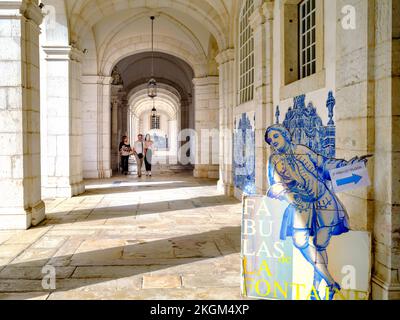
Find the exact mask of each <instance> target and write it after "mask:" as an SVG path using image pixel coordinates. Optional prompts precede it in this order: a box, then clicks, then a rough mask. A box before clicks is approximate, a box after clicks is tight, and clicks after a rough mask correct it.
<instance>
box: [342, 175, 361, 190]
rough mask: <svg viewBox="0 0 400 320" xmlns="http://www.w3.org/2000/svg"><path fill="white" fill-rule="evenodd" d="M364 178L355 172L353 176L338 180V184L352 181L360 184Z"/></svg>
mask: <svg viewBox="0 0 400 320" xmlns="http://www.w3.org/2000/svg"><path fill="white" fill-rule="evenodd" d="M362 178H363V177H362V176H359V175H358V174H354V173H353V174H352V176H351V177H348V178H344V179H340V180H337V185H338V186H339V187H340V186H344V185H347V184H352V183H354V184H358V183H359V182H360V181H361V180H362Z"/></svg>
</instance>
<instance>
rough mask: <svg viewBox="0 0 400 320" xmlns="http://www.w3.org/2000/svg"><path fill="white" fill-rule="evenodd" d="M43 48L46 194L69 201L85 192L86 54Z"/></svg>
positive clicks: (62, 47) (43, 133) (43, 157)
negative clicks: (83, 102) (83, 83)
mask: <svg viewBox="0 0 400 320" xmlns="http://www.w3.org/2000/svg"><path fill="white" fill-rule="evenodd" d="M42 48H43V51H44V53H45V55H46V57H45V63H46V82H45V85H46V89H45V91H46V101H43V104H42V107H43V108H46V110H45V113H46V119H44V120H45V122H46V123H45V126H42V128H44V129H46V130H45V131H44V130H42V135H43V136H42V141H43V142H44V143H46V148H45V149H44V150H43V149H42V151H45V154H43V155H42V159H43V160H44V162H43V163H42V167H43V171H44V174H43V182H42V191H43V196H44V197H45V198H54V197H61V198H69V197H72V196H75V195H78V194H81V193H83V192H84V191H85V187H84V184H83V174H82V144H81V139H82V113H81V101H80V87H81V82H80V79H81V61H82V52H81V51H79V50H77V49H75V48H73V47H69V46H68V47H65V46H43V47H42Z"/></svg>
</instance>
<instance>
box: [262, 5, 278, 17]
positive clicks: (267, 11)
mask: <svg viewBox="0 0 400 320" xmlns="http://www.w3.org/2000/svg"><path fill="white" fill-rule="evenodd" d="M274 5H275V2H274V1H268V2H264V3H263V5H262V11H263V14H264V16H265V18H266V19H267V20H273V19H274Z"/></svg>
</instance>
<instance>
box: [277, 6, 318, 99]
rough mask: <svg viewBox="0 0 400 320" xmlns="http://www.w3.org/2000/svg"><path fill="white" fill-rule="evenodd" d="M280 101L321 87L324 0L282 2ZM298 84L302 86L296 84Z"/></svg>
mask: <svg viewBox="0 0 400 320" xmlns="http://www.w3.org/2000/svg"><path fill="white" fill-rule="evenodd" d="M282 1H283V6H282V10H281V19H282V28H281V37H282V38H283V39H282V40H283V50H282V59H283V64H281V74H282V90H281V97H283V98H282V100H284V98H285V97H287V98H290V97H293V95H299V94H302V93H304V92H305V90H307V91H315V90H318V89H320V88H323V87H324V84H325V80H326V73H325V69H324V45H325V43H324V42H325V39H324V19H325V17H324V0H282ZM297 81H301V84H299V83H296V82H297Z"/></svg>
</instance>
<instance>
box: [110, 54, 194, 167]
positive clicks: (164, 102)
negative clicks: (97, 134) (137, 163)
mask: <svg viewBox="0 0 400 320" xmlns="http://www.w3.org/2000/svg"><path fill="white" fill-rule="evenodd" d="M151 64H152V53H151V52H144V53H139V54H135V55H131V56H128V57H125V58H123V59H122V60H120V61H119V62H118V63H117V64H116V65H115V67H114V68H113V72H112V78H113V79H112V83H111V104H112V114H111V123H112V128H111V165H112V170H113V173H114V174H116V173H118V172H119V170H120V161H119V150H118V148H119V143H120V141H121V137H122V136H128V137H129V138H130V139H129V140H130V141H131V144H133V143H134V141H135V140H136V138H137V136H138V135H139V134H143V135H144V136H146V135H147V134H150V136H151V137H152V140H153V141H154V148H155V154H154V157H153V164H154V166H153V170H154V171H159V172H160V171H163V172H165V171H168V170H171V169H174V170H178V169H181V170H193V166H192V164H190V163H188V162H187V161H185V162H184V164H185V166H182V162H181V161H180V160H181V159H182V157H185V158H186V157H188V156H189V158H190V154H189V155H188V154H187V152H186V151H187V150H186V151H184V153H185V154H179V153H180V152H181V148H180V147H181V145H182V144H183V143H186V142H187V141H188V140H190V138H189V137H184V141H180V137H181V135H180V132H182V131H183V130H188V129H192V130H194V129H195V123H194V122H195V118H194V116H195V113H194V105H193V90H194V88H193V81H192V80H193V78H194V71H193V69H192V68H191V67H190V66H189V64H188V63H186V62H185V61H183V60H182V59H180V58H178V57H176V56H173V55H170V54H166V53H162V52H156V53H155V54H154V65H155V69H154V74H153V75H152V74H151ZM151 77H154V78H155V79H156V81H157V84H158V95H157V97H156V98H155V99H154V105H153V101H152V99H151V98H149V97H148V95H147V82H148V80H149V79H150V78H151ZM153 106H155V107H156V110H157V116H156V119H155V120H156V123H152V115H151V110H152V108H153ZM189 152H190V149H189Z"/></svg>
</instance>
